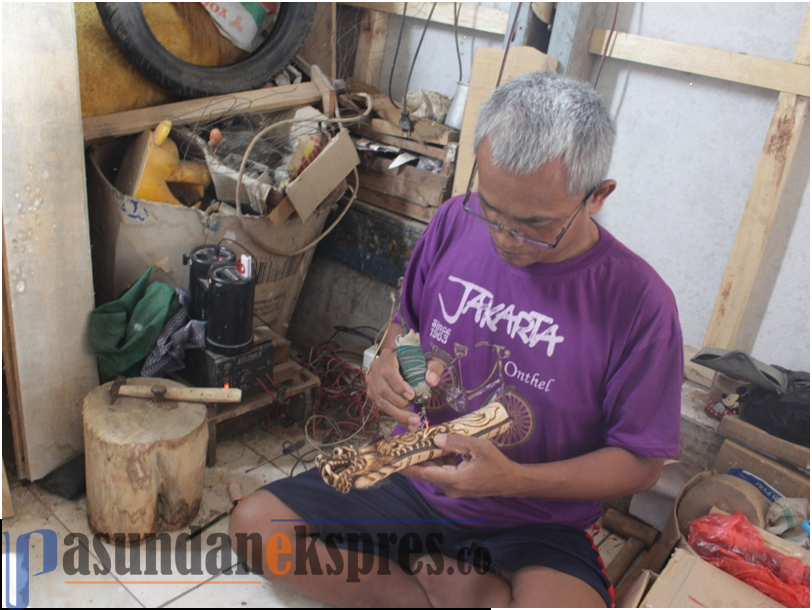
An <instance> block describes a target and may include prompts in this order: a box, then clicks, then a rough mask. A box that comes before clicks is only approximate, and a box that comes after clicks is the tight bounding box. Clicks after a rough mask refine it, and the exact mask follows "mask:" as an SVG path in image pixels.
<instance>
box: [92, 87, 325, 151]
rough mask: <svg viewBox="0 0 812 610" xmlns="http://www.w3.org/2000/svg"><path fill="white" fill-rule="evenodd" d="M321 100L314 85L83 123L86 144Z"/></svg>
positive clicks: (155, 108) (177, 104)
mask: <svg viewBox="0 0 812 610" xmlns="http://www.w3.org/2000/svg"><path fill="white" fill-rule="evenodd" d="M321 100H322V94H321V92H320V91H319V89H318V87H316V85H315V83H312V82H311V83H300V84H298V85H283V86H281V87H268V88H266V89H258V90H256V91H244V92H242V93H230V94H228V95H218V96H215V97H204V98H200V99H196V100H186V101H184V102H175V103H174V104H165V105H163V106H153V107H151V108H142V109H140V110H129V111H127V112H118V113H116V114H106V115H103V116H95V117H90V118H87V119H85V120H84V121H83V128H84V137H85V144H86V145H87V144H93V143H94V142H98V141H100V140H103V139H105V138H111V137H116V136H124V135H130V134H133V133H140V132H142V131H144V130H145V129H152V128H154V127H155V125H157V124H158V123H160V122H161V121H162V120H164V119H171V120H172V121H173V122H174V123H176V124H189V123H194V122H197V121H214V120H217V119H220V118H223V117H226V116H230V115H233V114H240V113H245V112H271V111H274V110H284V109H285V108H292V107H294V106H301V105H304V104H315V103H318V102H320V101H321Z"/></svg>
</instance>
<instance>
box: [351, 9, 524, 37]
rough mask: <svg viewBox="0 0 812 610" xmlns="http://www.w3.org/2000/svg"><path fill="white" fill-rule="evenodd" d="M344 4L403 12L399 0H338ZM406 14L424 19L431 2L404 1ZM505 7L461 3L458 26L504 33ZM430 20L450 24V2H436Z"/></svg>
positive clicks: (389, 11)
mask: <svg viewBox="0 0 812 610" xmlns="http://www.w3.org/2000/svg"><path fill="white" fill-rule="evenodd" d="M341 4H344V5H346V6H354V7H355V8H362V9H367V10H373V11H379V12H382V13H390V14H395V15H402V14H403V5H404V3H403V2H341ZM405 4H406V5H407V8H406V16H407V17H415V18H417V19H426V18H427V17H428V16H429V12H430V11H431V4H432V3H431V2H406V3H405ZM508 14H509V11H506V10H504V9H500V8H492V7H489V6H477V5H475V4H469V3H463V4H462V7H461V9H460V15H459V20H458V25H459V27H463V28H469V29H474V30H479V31H480V32H490V33H491V34H505V33H506V32H507V28H508ZM431 20H432V21H434V22H435V23H444V24H446V25H454V3H453V2H438V3H437V8H436V9H434V14H433V15H432V16H431Z"/></svg>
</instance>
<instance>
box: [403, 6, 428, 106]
mask: <svg viewBox="0 0 812 610" xmlns="http://www.w3.org/2000/svg"><path fill="white" fill-rule="evenodd" d="M435 8H437V3H436V2H435V3H434V4H432V5H431V10H430V11H429V16H428V17H427V18H426V25H424V26H423V33H422V34H421V35H420V42H418V43H417V49H416V50H415V52H414V57H413V58H412V65H411V67H410V68H409V76H408V77H406V86H405V87H404V88H403V107H402V108H401V111H402V112H405V111H406V93H407V92H408V91H409V82H410V81H411V80H412V72H413V71H414V66H415V64H416V63H417V55H418V54H419V53H420V47H421V45H422V44H423V39H424V38H425V37H426V30H428V29H429V23H430V22H431V16H432V15H433V14H434V9H435Z"/></svg>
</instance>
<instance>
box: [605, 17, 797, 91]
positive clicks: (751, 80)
mask: <svg viewBox="0 0 812 610" xmlns="http://www.w3.org/2000/svg"><path fill="white" fill-rule="evenodd" d="M608 36H609V31H608V30H601V29H595V30H594V31H593V32H592V39H591V41H590V43H589V52H590V53H593V54H595V55H603V49H604V47H605V46H606V40H607V38H608ZM807 46H808V45H807ZM606 56H607V57H611V58H613V59H624V60H627V61H634V62H637V63H641V64H646V65H648V66H657V67H660V68H668V69H671V70H679V71H680V72H689V73H691V74H698V75H701V76H710V77H712V78H719V79H722V80H726V81H732V82H734V83H743V84H745V85H753V86H754V87H763V88H765V89H772V90H774V91H786V92H788V93H794V94H796V95H804V96H806V97H809V67H808V64H807V67H805V66H803V65H800V64H799V63H797V62H789V61H779V60H776V59H766V58H764V57H754V56H752V55H745V54H743V53H731V52H729V51H720V50H719V49H710V48H707V47H700V46H695V45H690V44H683V43H679V42H671V41H670V40H661V39H657V38H648V37H646V36H637V35H635V34H627V33H624V32H613V33H612V38H611V41H610V42H609V49H608V51H607V54H606Z"/></svg>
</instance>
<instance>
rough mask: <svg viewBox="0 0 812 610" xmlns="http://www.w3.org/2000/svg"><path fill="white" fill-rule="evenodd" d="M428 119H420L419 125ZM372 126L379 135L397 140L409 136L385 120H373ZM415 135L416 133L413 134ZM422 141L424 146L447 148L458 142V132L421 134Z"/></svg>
mask: <svg viewBox="0 0 812 610" xmlns="http://www.w3.org/2000/svg"><path fill="white" fill-rule="evenodd" d="M425 120H426V119H418V121H417V123H418V124H419V123H420V121H425ZM370 125H371V126H372V129H373V131H376V132H378V133H382V134H385V135H389V136H393V137H395V138H402V139H405V138H406V136H407V134H406V133H404V132H403V130H402V129H400V128H399V127H398V126H397V125H393V124H392V123H390V122H389V121H385V120H384V119H372V120H371V121H370ZM412 135H413V136H414V135H415V134H414V133H413V134H412ZM421 135H422V139H421V143H423V144H439V145H441V146H445V145H446V144H449V143H451V142H454V141H456V139H457V138H458V132H457V131H437V132H434V133H425V132H423V133H421Z"/></svg>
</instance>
